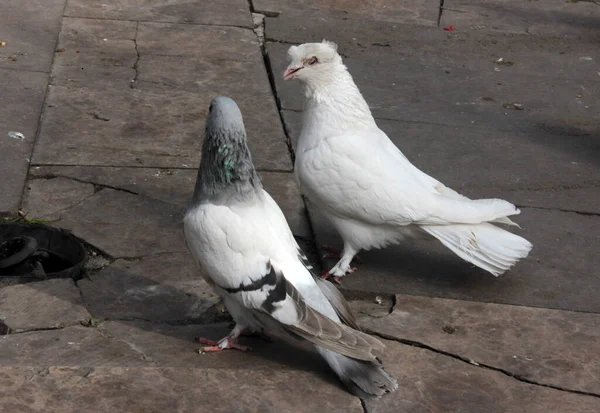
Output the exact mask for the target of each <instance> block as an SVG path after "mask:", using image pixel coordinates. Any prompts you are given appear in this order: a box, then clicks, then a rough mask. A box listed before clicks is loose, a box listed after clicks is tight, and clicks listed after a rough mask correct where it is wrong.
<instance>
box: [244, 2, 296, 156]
mask: <svg viewBox="0 0 600 413" xmlns="http://www.w3.org/2000/svg"><path fill="white" fill-rule="evenodd" d="M248 7H249V8H250V12H251V13H256V11H255V10H254V5H253V4H252V0H248ZM261 25H262V35H263V36H262V37H260V36H259V34H258V33H257V32H256V31H254V32H255V34H256V37H257V40H258V43H259V45H260V51H261V53H262V56H263V63H264V65H265V70H266V71H267V75H268V77H269V84H270V85H271V93H272V94H273V98H274V99H275V104H276V105H277V113H278V114H279V121H280V122H281V126H282V128H283V133H284V134H285V137H286V144H287V147H288V151H289V153H290V158H291V160H292V166H293V165H294V162H295V161H296V154H295V153H294V148H293V147H292V140H291V138H290V133H289V131H288V129H287V126H286V124H285V121H284V119H283V114H282V113H281V110H282V107H281V100H280V99H279V96H278V95H277V87H276V84H275V77H274V75H273V68H272V66H271V60H270V59H269V54H268V53H267V49H266V48H265V41H266V27H265V23H264V18H263V19H262V21H261Z"/></svg>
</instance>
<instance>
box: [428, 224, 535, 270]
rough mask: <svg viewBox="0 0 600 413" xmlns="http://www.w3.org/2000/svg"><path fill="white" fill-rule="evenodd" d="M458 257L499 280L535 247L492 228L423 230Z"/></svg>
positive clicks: (466, 227)
mask: <svg viewBox="0 0 600 413" xmlns="http://www.w3.org/2000/svg"><path fill="white" fill-rule="evenodd" d="M421 228H422V229H423V230H424V231H426V232H427V233H429V234H431V235H433V236H434V237H436V238H437V239H438V240H440V241H441V242H442V244H444V245H445V246H446V247H448V248H450V249H451V250H452V251H453V252H454V253H455V254H456V255H458V256H459V257H461V258H462V259H464V260H465V261H468V262H470V263H472V264H474V265H476V266H478V267H479V268H483V269H484V270H486V271H489V272H491V273H492V274H494V275H495V276H499V275H501V274H502V273H504V272H505V271H506V270H508V269H509V268H510V267H512V266H513V265H514V264H515V263H516V262H517V261H519V260H520V259H521V258H525V257H526V256H527V255H528V254H529V251H530V250H531V248H532V245H531V243H530V242H529V241H527V240H526V239H525V238H522V237H519V236H518V235H515V234H513V233H511V232H508V231H505V230H503V229H501V228H498V227H496V226H494V225H492V224H488V223H483V224H478V225H465V224H456V225H439V226H437V225H435V226H427V225H425V226H422V227H421Z"/></svg>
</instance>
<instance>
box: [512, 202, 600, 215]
mask: <svg viewBox="0 0 600 413" xmlns="http://www.w3.org/2000/svg"><path fill="white" fill-rule="evenodd" d="M515 206H516V207H517V208H523V209H542V210H547V211H560V212H572V213H575V214H578V215H584V216H592V217H598V216H600V212H585V211H576V210H574V209H563V208H552V207H541V206H531V205H516V204H515Z"/></svg>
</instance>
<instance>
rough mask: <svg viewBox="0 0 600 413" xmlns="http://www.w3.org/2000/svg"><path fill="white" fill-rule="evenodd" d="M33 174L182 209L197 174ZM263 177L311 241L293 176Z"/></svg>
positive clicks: (73, 169) (86, 169) (92, 170)
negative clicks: (127, 193)
mask: <svg viewBox="0 0 600 413" xmlns="http://www.w3.org/2000/svg"><path fill="white" fill-rule="evenodd" d="M30 172H31V174H32V175H33V176H34V177H44V176H45V177H66V178H71V179H77V180H79V181H83V182H93V183H95V184H99V185H104V186H109V187H114V188H121V189H125V190H127V191H131V192H134V193H136V194H139V195H142V196H145V197H149V198H154V199H158V200H160V201H163V202H168V203H171V204H175V205H179V206H181V207H183V208H185V207H187V206H188V205H189V202H190V199H191V197H192V193H193V192H194V185H195V182H196V175H197V173H198V172H197V170H196V169H155V168H126V167H123V168H119V167H115V168H113V167H96V166H36V167H33V168H31V171H30ZM260 176H261V177H262V180H263V185H264V188H265V190H266V191H267V192H269V194H271V196H272V197H273V199H275V202H277V204H278V205H279V207H280V208H281V210H282V211H283V213H284V215H285V217H286V219H287V221H288V224H289V226H290V228H291V229H292V232H293V233H294V235H297V236H301V237H309V236H310V229H309V226H308V219H307V217H306V211H305V208H304V202H303V201H302V198H301V196H300V192H299V191H298V188H297V186H296V182H295V178H294V175H293V174H292V173H291V172H260ZM31 182H32V183H33V182H36V181H31ZM40 190H42V191H43V190H44V189H43V188H40Z"/></svg>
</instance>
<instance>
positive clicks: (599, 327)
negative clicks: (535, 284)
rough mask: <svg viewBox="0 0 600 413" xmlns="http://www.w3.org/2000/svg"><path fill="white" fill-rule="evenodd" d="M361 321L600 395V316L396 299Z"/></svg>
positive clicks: (371, 327) (537, 379) (515, 371)
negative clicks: (383, 313)
mask: <svg viewBox="0 0 600 413" xmlns="http://www.w3.org/2000/svg"><path fill="white" fill-rule="evenodd" d="M359 322H360V323H361V325H363V326H365V328H366V329H367V331H375V332H377V333H379V334H383V335H385V336H389V337H395V338H399V339H405V340H410V341H415V342H418V343H423V344H425V345H429V346H431V347H434V348H436V349H437V350H440V351H445V352H448V353H451V354H455V355H457V356H460V357H462V358H465V359H468V360H473V361H475V362H477V363H480V364H484V365H487V366H492V367H495V368H498V369H502V370H504V371H508V372H510V373H511V374H513V375H516V376H518V377H522V378H524V379H527V380H531V381H533V382H535V383H543V384H547V385H552V386H556V387H560V388H564V389H569V390H576V391H581V392H588V393H596V394H597V393H600V385H599V384H598V383H600V380H599V378H600V365H599V364H598V363H595V362H594V359H595V358H596V355H597V354H598V352H599V351H600V348H599V346H600V314H590V313H581V312H573V311H559V310H548V309H545V308H544V309H542V308H531V307H519V306H512V305H500V304H489V303H477V302H471V301H458V300H448V299H441V298H429V297H413V296H408V295H396V300H395V305H394V310H393V311H392V313H391V314H389V315H386V316H384V317H369V316H364V317H361V318H360V321H359Z"/></svg>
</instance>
